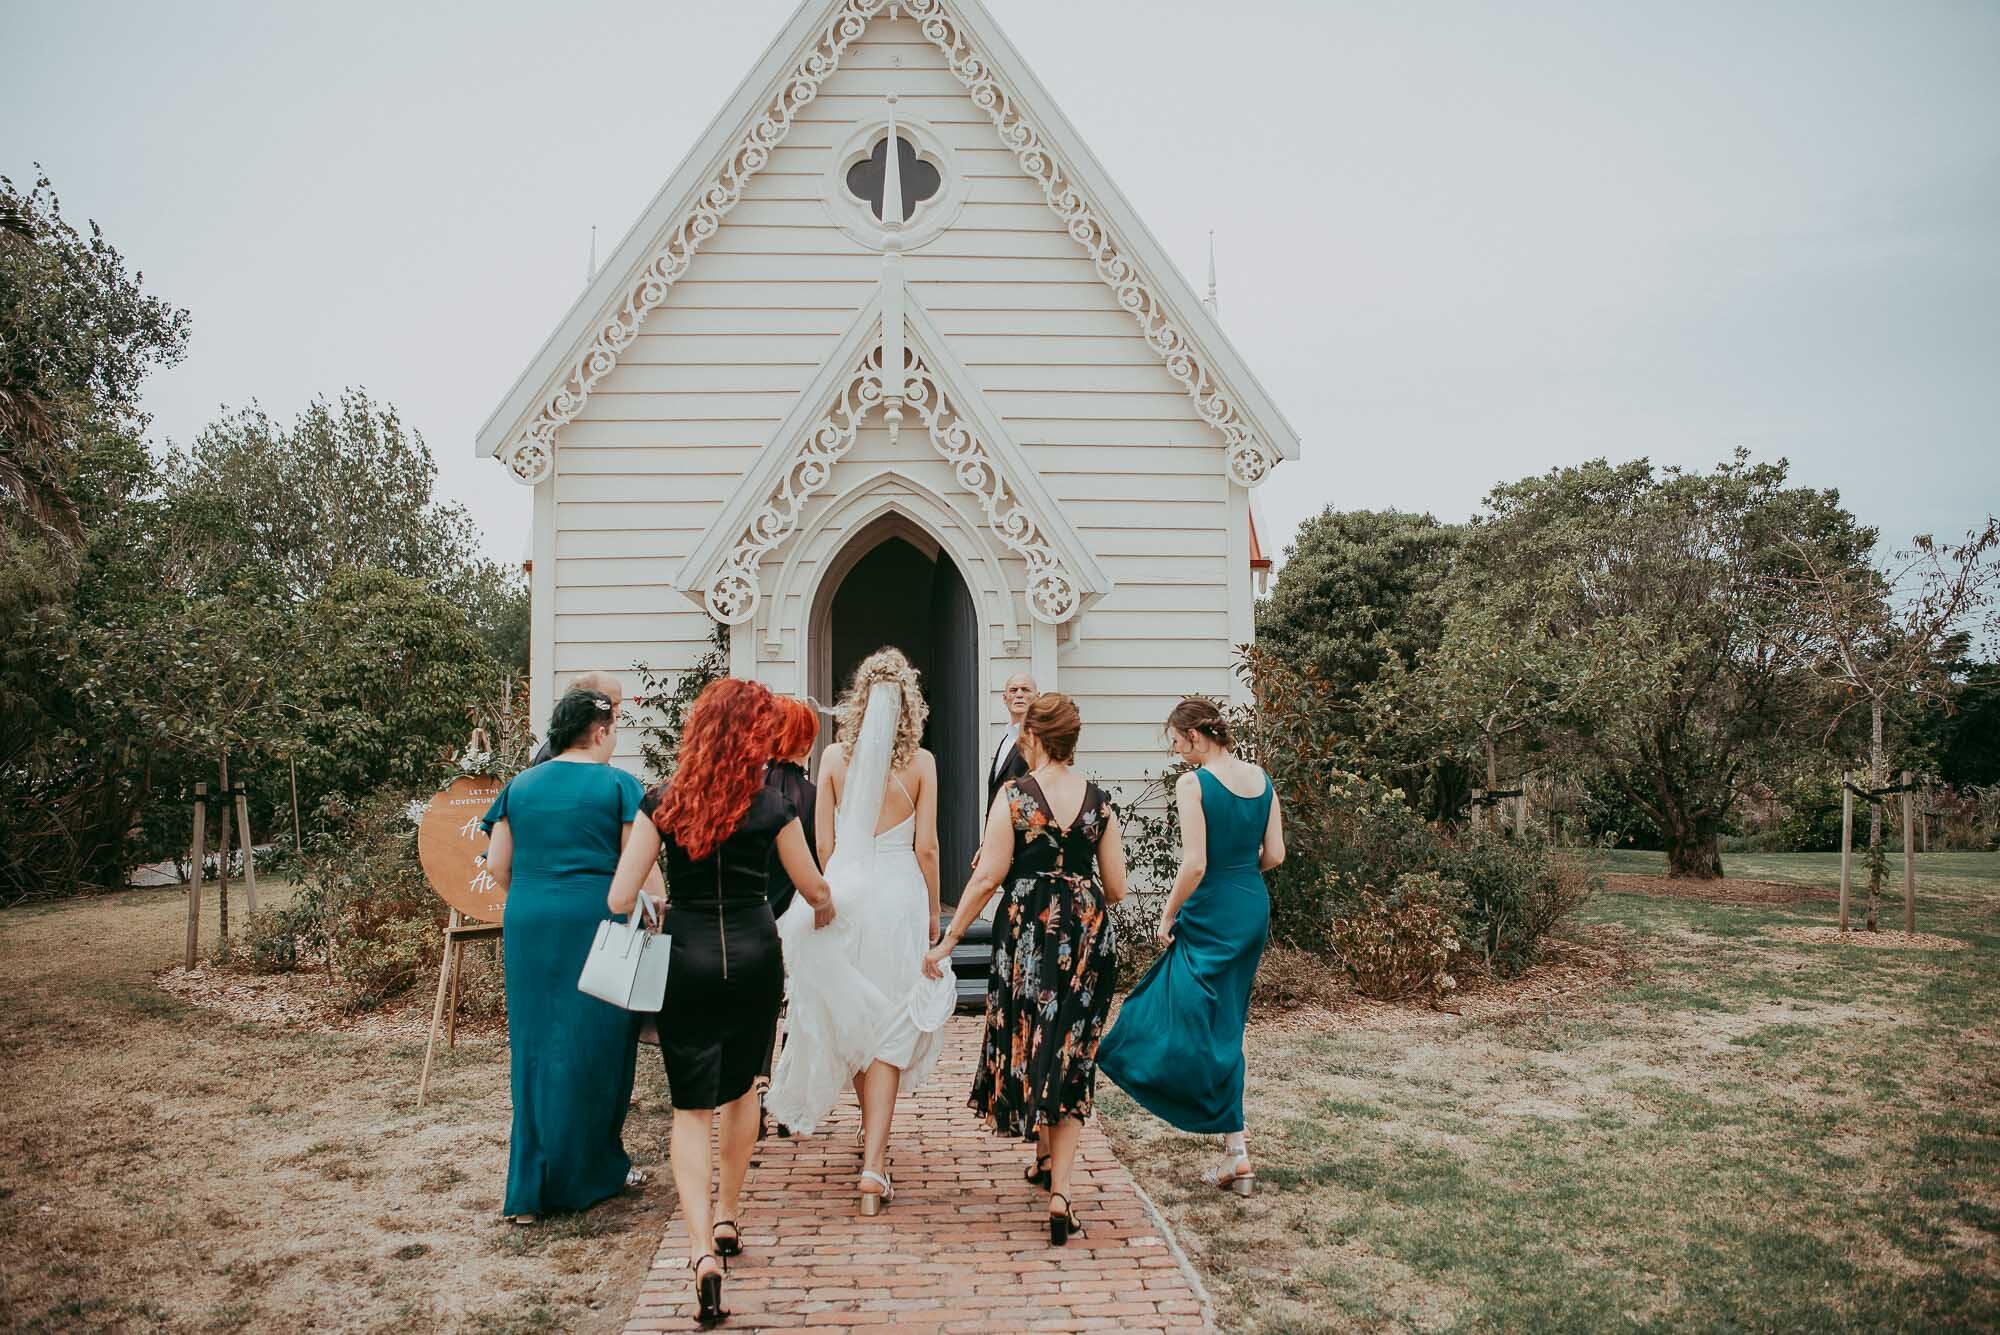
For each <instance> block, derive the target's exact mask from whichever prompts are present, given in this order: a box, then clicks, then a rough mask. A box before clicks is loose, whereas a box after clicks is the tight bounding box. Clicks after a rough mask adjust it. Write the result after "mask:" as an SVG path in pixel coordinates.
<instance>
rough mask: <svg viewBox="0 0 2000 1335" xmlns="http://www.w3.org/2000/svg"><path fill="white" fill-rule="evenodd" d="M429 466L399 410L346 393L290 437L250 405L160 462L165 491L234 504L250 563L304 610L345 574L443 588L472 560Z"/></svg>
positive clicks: (468, 536) (461, 522)
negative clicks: (267, 571)
mask: <svg viewBox="0 0 2000 1335" xmlns="http://www.w3.org/2000/svg"><path fill="white" fill-rule="evenodd" d="M436 484H437V464H436V462H435V461H434V460H433V459H432V458H431V454H430V450H429V449H428V447H426V446H425V444H424V440H423V437H422V436H421V435H419V434H418V433H417V432H415V431H410V430H407V429H405V427H404V426H403V422H402V419H401V418H400V417H399V416H398V415H397V413H396V410H395V409H394V408H392V407H389V406H388V405H386V404H381V405H378V404H376V403H375V402H373V401H372V400H371V399H370V398H369V397H368V394H367V392H366V391H365V390H360V389H349V390H347V391H346V392H344V393H343V394H342V395H341V396H340V402H339V403H338V404H329V403H327V402H326V401H325V400H323V399H317V400H314V401H313V402H312V403H311V404H310V405H308V406H307V408H306V410H305V411H304V412H303V413H301V414H300V415H299V418H298V420H297V421H296V422H294V423H293V424H292V425H291V426H290V427H282V426H280V425H278V424H277V423H276V422H273V421H272V420H271V418H270V417H269V416H267V415H266V414H265V413H264V411H263V409H261V408H259V407H257V406H255V405H254V404H253V405H252V406H251V407H249V408H245V409H242V410H240V411H238V412H235V413H231V414H229V415H228V416H225V417H223V418H222V419H221V420H220V421H217V422H215V423H213V424H211V425H210V426H209V427H208V429H207V430H205V431H203V432H202V434H201V436H200V437H199V438H197V439H196V441H195V442H194V444H193V445H192V446H191V447H189V448H188V449H187V450H185V451H181V452H177V453H175V454H174V455H173V456H172V457H170V458H169V459H168V461H167V491H168V494H169V495H172V496H176V497H183V498H186V497H196V496H202V497H208V498H211V499H214V500H218V501H221V502H224V503H227V504H229V505H232V506H234V507H235V509H236V510H237V512H238V514H239V515H240V516H241V523H242V526H243V528H244V530H245V531H246V532H247V534H248V535H249V539H250V542H251V544H252V547H251V550H252V554H253V557H254V559H256V560H257V561H258V562H260V563H262V564H265V565H268V566H269V567H270V568H271V569H272V570H274V571H276V572H277V574H278V578H279V579H280V581H281V582H282V584H283V586H284V588H285V589H286V591H287V592H288V593H289V594H290V595H291V596H292V597H293V598H296V599H309V598H312V597H315V596H317V595H318V594H319V593H320V592H321V590H323V589H325V588H326V587H327V585H328V584H329V583H331V582H332V580H333V579H334V577H335V576H336V575H338V574H340V573H341V572H343V571H353V570H364V569H380V570H389V571H394V572H395V573H396V574H399V575H404V576H407V577H409V578H411V579H417V580H422V581H424V582H425V583H426V584H428V585H430V586H431V587H432V588H434V589H440V590H442V589H445V588H446V587H447V586H448V585H451V584H452V583H453V581H455V580H458V579H460V578H462V576H463V573H464V571H465V569H466V567H467V566H468V565H470V564H471V561H472V553H473V548H474V546H475V543H476V530H475V529H474V526H473V524H472V520H471V518H470V517H469V516H468V515H467V514H466V512H465V509H464V507H462V506H460V505H457V504H456V503H450V502H444V501H439V500H438V499H437V498H436V496H435V488H436Z"/></svg>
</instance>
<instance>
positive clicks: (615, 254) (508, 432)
mask: <svg viewBox="0 0 2000 1335" xmlns="http://www.w3.org/2000/svg"><path fill="white" fill-rule="evenodd" d="M838 3H839V0H800V4H799V7H798V8H797V9H795V10H793V11H792V17H791V19H790V21H788V22H787V23H786V24H785V26H784V28H783V29H781V30H780V31H779V32H778V34H777V35H776V36H775V37H773V38H772V39H771V44H770V45H769V46H767V47H765V48H764V54H763V55H762V56H761V57H759V58H758V61H757V63H756V64H755V65H753V66H751V67H750V69H749V71H748V72H747V73H745V74H744V76H743V79H742V81H741V82H740V83H738V84H737V85H736V91H735V92H734V93H732V94H730V96H729V100H728V101H727V102H725V103H724V104H723V107H722V110H721V111H720V112H718V113H717V114H716V117H715V119H714V120H712V121H710V122H709V125H708V128H707V129H706V130H705V131H703V132H702V136H701V138H700V139H698V140H696V141H695V144H694V147H693V148H692V149H690V150H689V152H688V155H687V156H686V157H685V158H683V159H681V164H680V166H678V167H676V168H675V169H674V174H673V175H672V176H670V177H668V178H667V181H666V184H664V185H662V186H661V187H660V189H659V191H658V193H656V194H655V195H654V196H653V199H652V202H651V203H649V204H648V205H647V206H646V209H645V212H643V213H641V214H640V215H639V217H638V219H637V220H636V221H634V222H633V224H632V226H631V227H630V228H629V229H627V230H626V233H625V235H624V236H623V237H621V238H620V239H619V242H618V244H617V245H616V246H615V247H613V248H612V251H611V253H610V254H609V255H607V256H605V259H604V263H603V265H601V266H600V267H599V268H598V270H597V277H596V279H595V280H594V281H592V282H591V283H589V284H587V285H586V286H585V287H584V289H583V291H582V292H580V293H578V294H577V298H576V300H575V301H574V302H572V303H570V308H569V312H568V314H566V315H564V316H563V320H562V323H561V324H559V325H557V326H556V327H555V329H554V330H553V331H552V332H551V333H550V334H549V336H548V338H547V339H546V340H545V341H544V342H543V343H542V346H541V348H540V349H539V350H537V351H536V353H535V355H534V358H533V360H531V361H530V362H529V363H528V366H527V369H526V370H524V371H522V373H521V375H520V376H519V378H517V379H516V380H515V381H514V384H513V385H512V387H510V388H509V389H508V391H507V394H506V397H504V398H503V399H501V400H500V402H499V404H498V405H497V406H496V407H495V408H494V409H493V412H492V413H491V414H490V415H489V416H488V417H487V419H486V421H485V422H484V423H483V424H482V425H481V426H480V428H479V436H478V445H477V449H476V451H475V453H477V454H478V455H482V456H483V455H490V454H497V453H499V451H500V447H501V446H502V445H503V444H505V443H506V441H507V439H508V438H509V437H511V436H513V435H514V434H515V432H516V431H517V430H518V429H519V427H520V424H521V421H522V420H523V419H524V418H526V417H527V416H528V414H529V413H530V412H531V411H533V408H534V405H535V404H536V403H537V402H540V401H541V400H542V399H543V398H545V397H546V395H547V393H548V392H549V391H551V390H553V389H554V388H555V385H556V382H557V379H558V376H559V375H561V374H567V372H568V369H569V365H570V363H571V362H572V361H573V360H575V357H576V355H577V353H578V352H579V351H581V349H582V347H583V344H584V342H585V340H586V338H588V337H590V336H592V335H594V334H595V333H596V330H597V329H598V327H599V326H600V325H602V324H603V322H604V320H605V319H606V318H607V317H608V316H609V315H610V313H611V311H612V310H613V309H615V308H616V307H617V306H618V305H619V304H620V303H622V302H623V301H624V299H625V294H626V292H627V291H629V290H630V288H631V286H632V284H633V283H634V282H635V281H637V278H638V274H639V271H640V270H641V269H643V268H644V267H645V266H646V263H647V261H648V260H649V259H650V258H651V257H652V255H653V253H654V252H655V251H656V250H658V249H659V247H660V245H661V244H662V242H663V241H664V240H665V238H666V236H667V234H668V232H669V231H670V230H671V229H672V228H673V226H674V224H675V223H676V221H677V220H678V219H679V218H680V217H681V216H682V215H683V214H685V213H686V212H687V210H688V208H689V207H690V206H691V205H692V204H693V202H694V200H695V198H696V197H697V196H698V195H699V194H700V193H701V192H703V191H705V190H706V189H707V188H708V182H709V180H710V179H711V178H713V177H714V176H715V174H716V173H717V172H718V171H720V170H721V168H722V163H723V160H724V156H725V151H726V150H727V149H728V148H730V147H731V146H732V145H733V144H735V143H736V141H737V139H738V138H739V137H740V136H741V135H742V134H743V133H744V131H746V130H747V129H748V128H749V127H750V125H751V124H752V123H753V122H754V121H755V119H756V118H757V117H758V116H759V115H761V114H763V110H764V108H765V106H766V105H768V104H769V102H770V98H771V96H772V95H774V93H775V91H776V86H777V84H778V81H779V80H780V79H781V78H783V77H784V76H785V74H786V73H787V72H788V71H790V70H791V69H792V68H793V67H794V66H795V65H796V64H797V62H798V61H799V60H800V59H801V58H803V56H804V54H805V51H806V49H807V47H808V46H809V45H810V44H813V43H816V42H817V40H818V35H819V31H820V23H819V20H820V16H821V13H822V12H830V11H831V10H832V9H833V8H834V7H835V5H837V4H838Z"/></svg>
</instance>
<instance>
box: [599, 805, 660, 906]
mask: <svg viewBox="0 0 2000 1335" xmlns="http://www.w3.org/2000/svg"><path fill="white" fill-rule="evenodd" d="M624 839H625V851H624V852H623V853H620V854H619V855H618V870H617V871H615V872H613V873H612V875H611V893H610V894H608V895H606V896H605V897H604V902H605V904H606V905H607V906H608V907H609V908H610V909H611V911H612V912H613V913H630V912H631V911H632V906H633V905H634V904H636V903H638V902H639V887H640V886H642V885H645V884H646V883H647V882H648V881H650V880H652V879H653V878H655V877H657V876H658V875H659V874H660V831H659V827H658V826H656V825H654V824H653V822H652V820H651V819H650V818H643V817H642V818H641V819H639V820H635V821H629V822H627V824H626V826H625V835H624Z"/></svg>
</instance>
